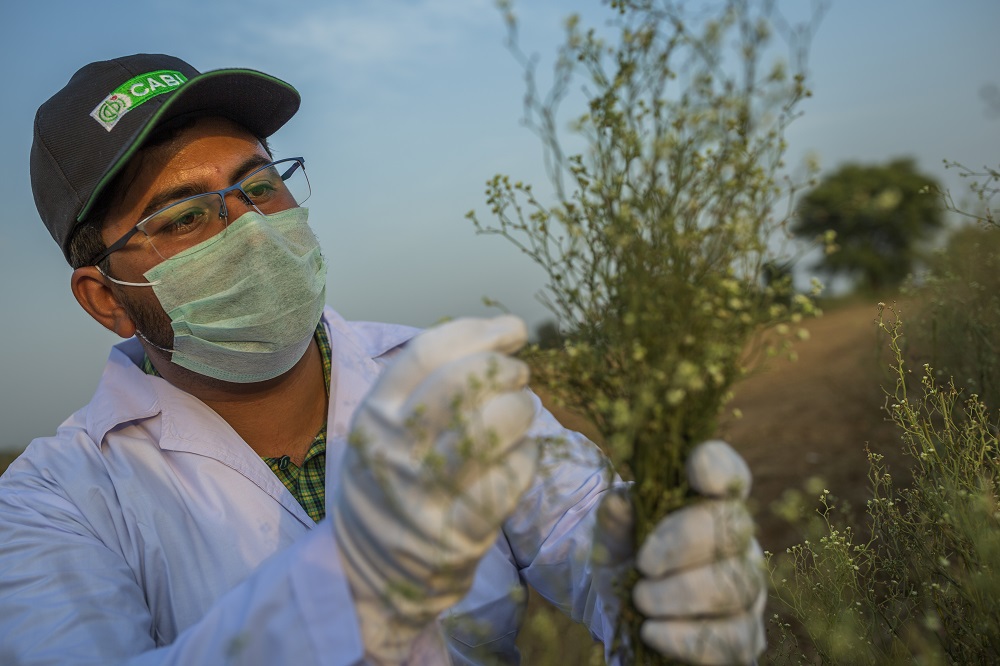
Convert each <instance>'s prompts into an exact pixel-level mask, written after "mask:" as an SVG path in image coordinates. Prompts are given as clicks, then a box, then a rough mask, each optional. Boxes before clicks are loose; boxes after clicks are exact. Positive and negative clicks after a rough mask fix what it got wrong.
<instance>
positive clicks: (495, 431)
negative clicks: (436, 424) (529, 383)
mask: <svg viewBox="0 0 1000 666" xmlns="http://www.w3.org/2000/svg"><path fill="white" fill-rule="evenodd" d="M534 417H535V402H534V400H532V398H531V395H530V394H529V393H528V392H527V391H517V392H509V393H504V394H501V395H498V396H495V397H493V398H491V399H490V400H489V401H488V402H487V403H486V404H485V405H483V406H482V407H481V408H479V409H476V410H473V411H472V412H469V413H467V414H466V416H465V419H464V423H463V425H462V427H461V428H460V429H459V430H453V431H451V432H449V433H447V434H446V435H445V436H443V437H439V438H438V440H437V441H436V442H435V444H434V453H433V455H434V456H436V457H437V458H438V460H439V461H440V464H441V472H442V473H443V474H444V475H445V478H444V479H441V480H442V481H443V482H444V483H445V484H446V485H447V486H449V487H452V488H456V489H457V490H458V491H460V490H461V489H462V488H464V487H466V486H468V485H469V484H471V483H472V480H473V479H475V478H476V477H479V476H482V475H483V474H484V473H486V472H487V471H489V470H490V469H492V468H493V467H494V466H496V465H503V464H504V458H505V457H506V456H507V455H509V452H510V450H511V449H512V448H514V447H515V446H517V445H519V443H520V442H521V440H522V439H523V438H524V436H525V434H526V433H527V432H528V429H529V428H530V427H531V423H532V421H533V420H534Z"/></svg>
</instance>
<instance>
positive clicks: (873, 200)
mask: <svg viewBox="0 0 1000 666" xmlns="http://www.w3.org/2000/svg"><path fill="white" fill-rule="evenodd" d="M939 191H940V188H939V186H938V184H937V182H936V181H935V180H934V179H933V178H931V177H929V176H926V175H924V174H921V173H919V172H918V171H917V168H916V164H915V163H914V161H913V160H912V159H908V158H904V159H897V160H894V161H892V162H889V163H888V164H886V165H883V166H863V165H859V164H845V165H844V166H842V167H840V169H838V170H837V171H835V172H834V173H832V174H830V175H829V176H827V177H825V178H824V179H823V180H822V181H821V182H820V183H819V185H817V186H816V187H815V188H814V189H813V190H811V191H810V192H808V193H807V194H806V195H805V196H804V197H803V199H802V201H801V203H800V204H799V207H798V218H797V220H796V222H795V224H794V225H793V232H794V233H796V234H798V235H800V236H804V237H810V238H812V237H816V236H821V235H823V234H825V233H827V232H829V231H832V232H834V233H835V234H836V241H837V246H838V248H837V250H836V251H833V252H828V253H827V254H826V255H825V256H824V257H823V258H822V259H821V260H820V262H819V265H818V266H817V268H819V269H820V270H822V271H824V272H826V273H828V274H830V275H847V276H849V277H852V278H855V279H856V280H859V281H860V283H861V286H862V287H864V288H868V289H871V290H879V289H883V288H886V287H894V286H897V285H899V283H900V282H902V281H903V279H904V278H905V277H906V276H907V274H908V273H910V271H911V270H912V269H913V265H914V261H915V260H916V259H917V258H918V257H919V247H920V242H921V241H924V240H927V239H928V238H930V237H931V235H932V234H933V233H934V232H935V231H936V230H938V229H939V228H941V226H942V225H943V224H944V211H943V206H942V202H941V198H940V197H939V196H937V193H938V192H939Z"/></svg>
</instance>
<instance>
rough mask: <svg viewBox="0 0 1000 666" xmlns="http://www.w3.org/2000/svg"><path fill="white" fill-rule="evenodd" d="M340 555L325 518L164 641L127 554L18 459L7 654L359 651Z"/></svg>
mask: <svg viewBox="0 0 1000 666" xmlns="http://www.w3.org/2000/svg"><path fill="white" fill-rule="evenodd" d="M16 466H17V463H15V467H16ZM110 519H111V518H109V520H110ZM339 562H340V560H339V556H338V554H337V547H336V543H335V540H334V537H333V531H332V528H331V526H330V524H329V523H328V522H326V521H324V522H323V523H321V524H320V525H318V526H317V527H316V528H315V529H313V530H311V531H310V532H309V533H308V534H306V535H305V536H304V537H303V538H300V539H299V540H298V541H296V542H295V543H294V544H293V545H292V546H290V547H289V548H287V549H285V550H284V551H281V552H279V553H278V554H276V555H275V556H274V557H273V558H271V559H269V560H267V561H266V562H265V563H264V564H263V565H261V566H260V567H259V568H258V569H257V570H256V571H255V572H254V573H253V574H252V575H251V576H249V577H248V578H247V579H245V580H244V581H243V582H242V583H241V584H239V585H237V586H236V587H235V588H233V589H232V590H231V591H230V592H228V593H227V594H225V595H223V596H222V597H221V598H220V599H218V600H217V602H216V603H215V605H214V606H212V607H211V608H210V610H209V612H208V613H207V614H206V615H205V616H204V617H203V618H202V620H201V621H199V622H197V623H196V624H194V625H192V626H190V627H188V628H187V629H186V630H185V631H183V632H182V633H181V634H180V635H179V636H178V637H177V638H176V640H174V641H173V642H172V643H171V644H170V645H168V646H165V647H160V648H157V647H156V638H155V635H154V632H155V630H154V628H153V621H152V618H151V615H150V611H149V609H148V607H147V604H146V601H145V598H144V593H143V590H142V588H141V587H140V585H139V584H138V582H137V580H136V576H135V574H134V573H133V572H132V571H131V570H130V569H129V568H128V566H127V565H126V563H125V560H124V558H123V556H122V554H121V553H120V552H115V549H114V547H112V546H109V545H107V544H106V543H105V542H104V541H102V540H101V539H99V538H98V537H97V536H96V534H95V533H94V531H93V529H92V528H91V525H90V524H89V520H88V517H87V516H85V514H84V512H82V511H80V510H79V509H78V507H77V506H76V505H75V504H74V503H73V502H70V501H69V500H68V499H67V498H66V497H65V496H63V495H62V494H61V493H60V489H59V486H58V485H57V484H56V483H54V481H52V480H51V479H46V478H45V477H44V475H39V474H30V473H20V474H19V473H18V471H17V470H16V469H13V468H12V470H9V473H8V474H5V475H4V478H3V479H2V480H0V664H5V665H7V666H29V665H30V666H41V665H43V664H46V665H47V664H51V665H56V664H58V665H65V666H76V665H83V664H88V665H89V664H95V665H96V664H101V665H102V666H104V665H107V664H185V665H189V664H280V663H295V664H330V665H341V664H355V663H360V662H361V659H362V655H363V648H362V645H361V640H360V637H359V633H358V630H357V620H356V618H355V615H354V608H353V604H352V602H351V596H350V592H349V589H348V586H347V583H346V580H345V579H344V577H343V575H342V572H341V570H340V564H339Z"/></svg>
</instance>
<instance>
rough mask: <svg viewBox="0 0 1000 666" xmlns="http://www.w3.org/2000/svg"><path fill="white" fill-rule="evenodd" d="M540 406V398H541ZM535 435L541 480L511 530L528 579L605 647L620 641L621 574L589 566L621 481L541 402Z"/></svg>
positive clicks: (510, 521) (512, 543)
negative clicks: (616, 586)
mask: <svg viewBox="0 0 1000 666" xmlns="http://www.w3.org/2000/svg"><path fill="white" fill-rule="evenodd" d="M536 400H537V398H536ZM530 434H531V436H533V437H536V438H538V439H539V441H540V442H541V445H542V463H541V465H540V469H539V473H538V480H537V482H536V483H535V484H534V486H532V488H531V489H530V490H529V491H528V492H527V493H526V494H525V496H524V497H523V498H522V500H521V502H520V503H519V504H518V508H517V510H516V511H515V513H514V515H512V516H511V517H510V518H509V519H508V520H507V522H506V523H505V524H504V533H505V535H506V537H507V540H508V542H509V543H510V546H511V551H512V553H513V556H514V559H515V561H516V563H517V566H518V567H519V569H520V570H521V575H522V576H523V578H524V579H525V580H526V581H527V582H528V583H529V584H530V585H531V586H532V587H534V588H535V590H536V591H537V592H539V593H540V594H541V595H542V596H543V597H545V598H546V599H547V600H548V601H550V602H551V603H552V604H554V605H555V606H557V607H558V608H560V609H561V610H562V611H563V612H565V613H566V614H567V615H569V616H570V617H572V618H573V619H574V620H576V621H577V622H582V623H583V624H584V625H586V626H587V627H588V629H589V630H590V633H591V635H593V636H594V637H595V638H596V639H598V640H602V641H604V642H605V644H606V645H608V644H609V643H610V641H611V640H612V638H613V631H614V624H615V619H616V616H617V602H616V599H615V597H614V594H613V593H612V587H613V586H612V579H613V577H614V576H616V575H617V574H618V573H619V572H617V571H610V570H608V569H607V568H603V567H594V566H593V565H592V563H591V560H590V554H591V546H592V542H593V537H594V527H595V524H596V512H597V507H598V506H599V505H600V502H601V500H602V499H603V498H604V496H605V494H606V493H607V492H608V490H610V489H611V488H612V487H613V486H615V485H620V484H621V483H622V481H621V480H620V479H619V478H618V477H617V476H615V475H614V473H613V471H612V470H611V467H610V463H609V462H608V460H607V458H605V457H604V455H603V453H602V452H601V451H600V450H599V449H598V448H597V446H596V445H595V444H593V443H592V442H591V441H589V440H588V439H587V438H586V437H584V436H583V435H581V434H580V433H577V432H573V431H570V430H566V429H565V428H563V427H562V426H561V425H560V424H559V422H558V421H557V420H556V419H555V417H553V416H552V414H551V413H549V412H548V411H547V410H545V409H544V408H543V407H542V405H541V402H540V401H539V402H538V403H537V413H536V419H535V424H534V426H533V427H532V430H531V432H530Z"/></svg>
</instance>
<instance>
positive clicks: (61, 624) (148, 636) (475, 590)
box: [0, 308, 612, 666]
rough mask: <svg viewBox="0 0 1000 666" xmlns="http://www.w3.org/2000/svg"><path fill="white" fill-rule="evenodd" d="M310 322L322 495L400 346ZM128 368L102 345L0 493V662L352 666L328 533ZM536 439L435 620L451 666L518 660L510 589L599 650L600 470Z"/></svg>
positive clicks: (253, 458) (332, 318) (131, 359)
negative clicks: (545, 605) (595, 549)
mask: <svg viewBox="0 0 1000 666" xmlns="http://www.w3.org/2000/svg"><path fill="white" fill-rule="evenodd" d="M324 322H325V324H326V327H327V330H328V332H329V335H330V342H331V345H332V348H333V370H332V373H331V387H330V389H331V396H330V411H329V414H328V435H327V478H328V479H330V480H331V481H328V485H332V483H334V481H332V480H334V479H336V478H337V476H336V474H337V469H338V466H339V464H340V460H341V457H342V454H343V451H344V447H345V446H346V437H347V433H348V427H349V424H350V419H351V415H352V413H353V412H354V410H355V409H356V407H357V406H358V404H359V401H360V400H361V398H362V397H363V396H364V395H365V394H366V393H367V391H368V389H369V387H370V386H371V385H372V383H373V381H374V380H375V379H376V377H377V376H378V374H379V372H380V371H381V368H382V367H383V365H384V363H385V360H386V358H387V356H390V355H391V354H392V352H393V350H394V349H396V348H398V346H399V345H400V344H402V343H403V342H405V341H406V340H407V339H409V338H410V337H412V336H413V335H414V333H415V332H416V331H415V329H412V328H408V327H403V326H393V325H384V324H371V323H348V322H346V321H344V320H343V319H342V318H341V317H340V316H339V315H338V314H337V313H335V312H334V311H333V310H332V309H330V308H327V310H326V311H325V313H324ZM141 357H142V349H141V347H140V346H139V344H138V343H137V341H135V340H134V339H133V340H129V341H126V342H124V343H121V344H119V345H117V346H116V347H115V348H114V349H113V350H112V352H111V355H110V357H109V359H108V363H107V366H106V367H105V369H104V373H103V375H102V377H101V380H100V383H99V385H98V388H97V391H96V393H95V394H94V397H93V399H92V400H91V402H90V404H89V405H87V406H86V407H84V408H83V409H81V410H80V411H78V412H76V413H75V414H73V416H71V417H70V418H69V419H68V420H67V421H66V422H65V423H63V424H62V426H60V428H59V430H58V431H57V433H56V435H55V436H54V437H46V438H41V439H36V440H35V441H33V442H32V443H31V445H30V446H29V447H28V449H27V450H26V451H25V453H24V454H23V455H22V456H21V457H20V458H19V459H18V460H17V461H15V462H14V463H13V464H12V465H11V467H10V468H9V469H8V471H7V472H6V474H4V476H3V477H2V478H0V664H4V665H5V666H14V665H21V664H24V665H27V664H31V665H35V664H59V665H69V664H72V665H76V664H101V665H102V666H103V665H106V664H115V663H123V662H127V663H130V664H133V663H134V664H184V665H185V666H189V665H192V664H195V665H197V664H206V665H216V664H230V663H231V664H237V663H240V664H330V665H339V664H356V663H360V662H361V660H362V657H363V654H364V648H363V645H362V642H361V638H360V633H359V630H358V622H357V618H356V616H355V612H354V606H353V603H352V600H351V593H350V589H349V586H348V583H347V580H346V579H345V577H344V574H343V571H342V569H341V565H340V560H339V556H338V552H337V545H336V541H335V538H334V536H333V528H332V526H331V523H330V521H329V520H324V521H323V522H321V523H319V524H316V523H314V522H313V521H312V520H311V519H310V518H309V517H308V515H307V514H306V513H305V512H304V511H303V510H302V508H301V507H300V506H299V504H298V503H297V502H296V501H295V499H294V498H293V497H292V496H291V494H290V493H289V492H288V491H287V490H286V489H285V487H284V486H283V485H282V484H281V482H280V481H279V480H278V479H277V477H275V475H274V474H273V473H272V472H271V470H270V469H269V468H268V467H267V465H266V464H265V463H264V462H263V461H262V460H261V459H260V458H259V457H258V456H257V455H256V454H255V453H254V451H253V450H252V449H251V448H250V447H249V446H248V445H247V444H246V443H245V442H243V440H242V439H241V438H240V437H239V435H237V434H236V433H235V431H233V430H232V428H230V427H229V425H228V424H227V423H226V422H225V421H224V420H223V419H222V418H221V417H219V416H218V415H217V414H216V413H215V412H214V411H212V410H211V409H209V408H208V407H207V406H205V405H204V404H203V403H202V402H200V401H199V400H197V399H195V398H193V397H192V396H190V395H188V394H186V393H184V392H183V391H180V390H178V389H177V388H175V387H174V386H172V385H171V384H170V383H168V382H167V381H165V380H163V379H161V378H158V377H151V376H148V375H146V374H144V373H143V372H142V370H141V369H140V368H139V367H138V363H139V361H140V360H141ZM532 434H533V435H535V436H543V435H562V436H565V437H566V442H567V443H566V444H565V445H564V447H563V448H561V449H560V451H559V454H558V458H559V460H558V461H555V460H548V461H544V462H543V469H542V471H541V473H540V474H539V475H538V478H537V481H536V483H535V484H534V486H533V487H532V488H531V489H530V490H529V491H528V493H527V494H526V495H525V497H524V499H523V500H522V501H521V502H520V503H519V506H518V508H517V510H516V512H515V513H514V515H512V516H511V517H510V518H509V519H508V520H507V521H506V522H505V524H504V529H503V532H502V533H501V534H500V536H499V538H498V539H497V542H496V544H495V546H494V547H493V548H492V549H491V550H490V551H489V553H488V554H487V555H486V557H485V558H484V559H483V561H482V562H481V564H480V566H479V568H478V570H477V573H476V578H475V582H474V584H473V587H472V590H471V591H470V593H469V594H468V595H467V596H466V598H465V599H463V600H462V601H461V602H460V603H459V604H458V605H457V606H456V607H455V608H453V609H452V610H451V611H450V612H449V613H448V614H446V615H447V617H443V618H442V622H441V624H442V627H443V628H444V631H445V633H446V635H447V636H448V646H449V648H450V652H451V657H452V659H453V660H455V661H456V662H458V663H477V662H478V660H479V658H477V657H476V656H475V654H474V651H473V649H472V648H475V647H476V646H481V647H482V648H483V649H485V650H486V651H487V652H488V653H489V655H491V657H490V658H492V659H497V658H499V659H500V660H501V661H503V662H509V661H512V660H513V659H514V658H515V657H514V655H515V654H516V651H515V648H514V643H513V641H514V638H515V637H516V632H517V628H518V625H519V622H520V619H521V613H522V611H523V603H524V602H523V599H524V597H523V589H524V586H525V583H526V582H528V583H531V584H532V585H533V586H534V587H535V588H536V589H538V590H539V591H540V592H541V593H542V594H543V595H545V596H547V597H548V598H550V599H551V600H552V601H553V602H555V603H556V604H557V605H559V606H560V607H561V608H563V609H564V610H565V611H566V612H567V613H569V614H570V615H572V616H573V617H574V618H575V619H577V620H579V621H582V622H585V623H587V624H588V626H589V627H590V630H591V633H592V634H593V635H594V636H595V637H596V638H604V637H610V635H611V626H612V625H611V619H610V615H611V614H612V612H611V611H610V610H609V609H608V608H607V607H606V606H605V600H604V599H602V598H601V595H599V594H598V593H597V588H598V586H597V585H596V584H593V581H592V578H593V577H592V575H591V571H590V568H589V565H588V562H587V555H588V552H589V548H590V538H591V533H592V528H593V517H594V511H595V509H596V506H597V503H598V502H599V499H600V497H601V495H602V494H603V492H604V491H605V490H606V488H607V480H606V469H605V467H604V463H603V461H602V459H601V458H600V456H599V454H597V453H596V449H595V448H594V447H593V445H592V444H590V443H589V442H587V441H586V440H585V439H584V438H583V437H581V436H579V435H577V434H575V433H567V432H566V431H564V430H562V429H561V427H560V426H559V425H558V423H556V421H555V419H553V418H552V416H551V415H550V414H549V413H548V412H546V411H545V410H544V409H542V408H541V406H540V404H539V407H538V414H537V419H536V423H535V425H534V426H533V429H532ZM327 492H328V495H329V494H330V490H329V488H328V491H327ZM609 603H610V602H609ZM428 660H429V661H431V662H432V663H439V662H444V661H446V658H445V657H444V656H443V655H440V654H439V655H437V656H434V655H428Z"/></svg>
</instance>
